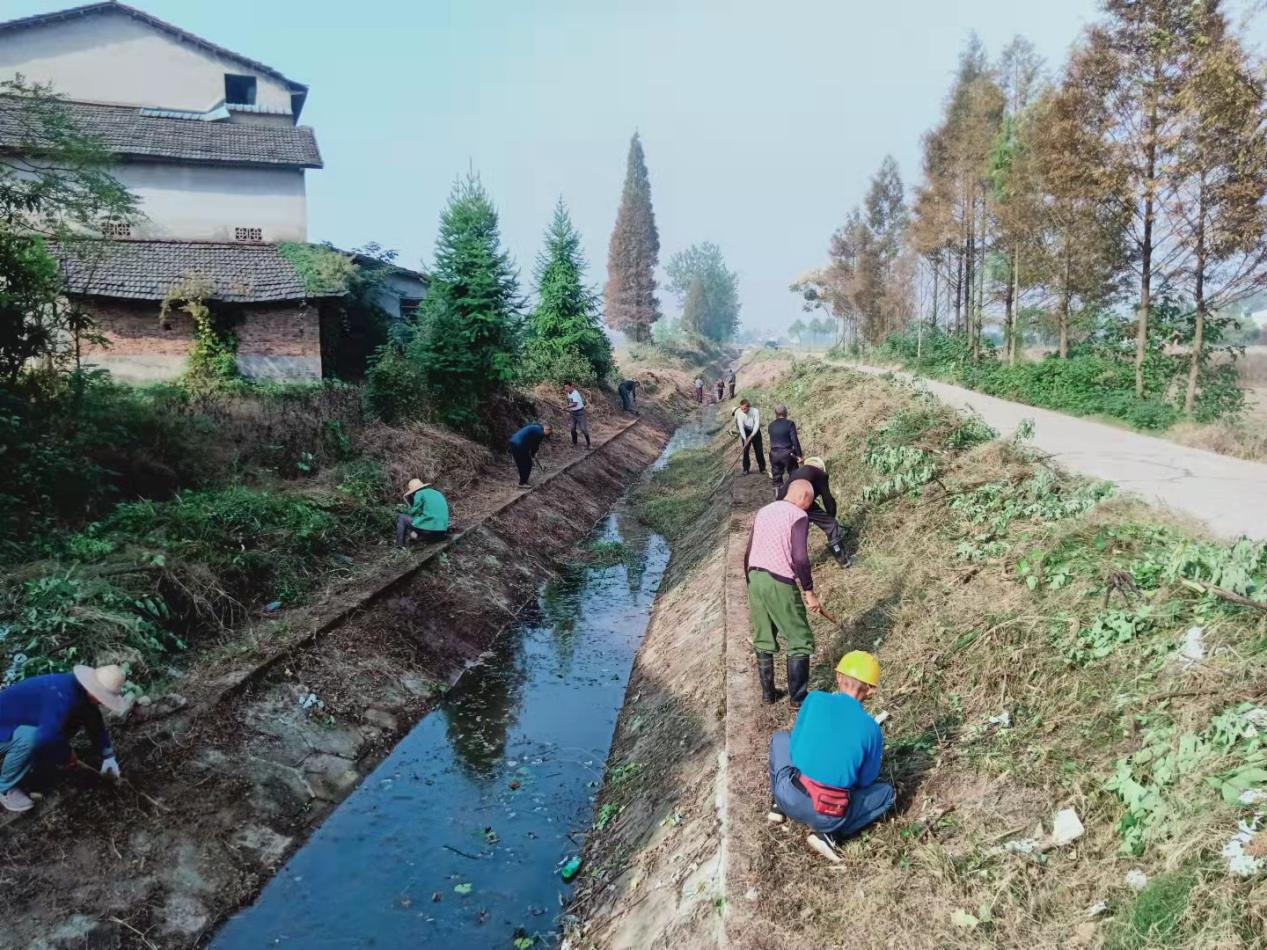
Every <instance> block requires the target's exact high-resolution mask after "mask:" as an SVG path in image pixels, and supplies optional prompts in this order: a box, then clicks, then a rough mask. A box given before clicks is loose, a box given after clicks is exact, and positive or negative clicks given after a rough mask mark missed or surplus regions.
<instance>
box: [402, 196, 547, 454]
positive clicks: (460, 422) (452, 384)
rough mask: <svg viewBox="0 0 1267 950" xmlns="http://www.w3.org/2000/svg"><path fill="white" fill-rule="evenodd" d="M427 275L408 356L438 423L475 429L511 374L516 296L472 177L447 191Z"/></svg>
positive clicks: (491, 218)
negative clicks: (428, 283)
mask: <svg viewBox="0 0 1267 950" xmlns="http://www.w3.org/2000/svg"><path fill="white" fill-rule="evenodd" d="M430 276H431V286H430V287H429V288H428V290H427V296H426V298H425V299H424V300H423V303H422V306H421V307H420V308H419V322H418V326H417V329H416V330H415V331H414V334H413V338H412V340H411V341H410V343H409V347H408V354H409V356H410V358H411V359H412V360H413V361H415V362H416V363H417V365H418V366H419V367H420V369H421V370H422V372H423V374H424V376H425V379H426V385H427V390H428V395H429V398H430V402H431V405H432V407H433V409H434V411H435V413H436V416H437V417H438V418H439V419H440V421H442V422H444V423H447V424H448V425H451V426H453V427H454V428H457V429H461V430H463V431H466V432H478V431H480V430H481V429H482V428H483V415H484V410H485V409H486V407H487V406H488V404H489V401H490V399H492V398H493V397H494V396H496V395H497V394H498V393H499V392H500V391H501V390H503V389H504V388H505V386H506V384H507V383H509V382H510V380H511V379H512V378H513V376H514V372H515V364H516V361H517V357H518V342H519V339H518V338H519V326H520V315H519V311H520V307H521V306H522V304H523V301H522V299H521V298H520V296H519V284H518V273H517V271H516V270H515V266H514V264H513V262H512V261H511V259H510V255H509V253H507V252H506V251H505V250H504V249H503V248H502V246H501V235H500V232H499V230H498V225H497V210H496V209H495V208H494V207H493V203H492V201H491V200H490V199H489V197H488V193H487V192H486V191H485V190H484V186H483V185H482V184H481V183H480V180H479V178H478V176H476V175H475V174H471V175H468V176H467V178H466V179H465V180H464V181H459V182H458V183H457V184H456V185H455V186H454V188H453V192H452V193H451V194H450V196H449V204H448V207H446V208H445V210H444V214H443V215H441V217H440V234H439V237H437V238H436V259H435V266H434V268H433V269H432V271H431V275H430Z"/></svg>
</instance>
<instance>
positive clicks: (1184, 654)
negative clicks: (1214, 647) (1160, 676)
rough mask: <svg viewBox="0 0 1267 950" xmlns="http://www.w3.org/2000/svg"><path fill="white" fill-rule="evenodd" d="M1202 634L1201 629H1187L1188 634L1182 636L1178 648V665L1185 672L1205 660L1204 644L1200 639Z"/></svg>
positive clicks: (1203, 630)
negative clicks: (1181, 641)
mask: <svg viewBox="0 0 1267 950" xmlns="http://www.w3.org/2000/svg"><path fill="white" fill-rule="evenodd" d="M1203 633H1205V629H1204V628H1203V627H1189V628H1188V632H1187V633H1185V634H1184V635H1183V643H1182V644H1180V646H1179V663H1180V665H1181V666H1182V667H1183V668H1184V669H1185V670H1187V669H1191V668H1192V666H1193V665H1195V664H1197V663H1200V662H1201V661H1202V660H1204V659H1205V642H1204V641H1203V640H1202V639H1201V635H1202V634H1203Z"/></svg>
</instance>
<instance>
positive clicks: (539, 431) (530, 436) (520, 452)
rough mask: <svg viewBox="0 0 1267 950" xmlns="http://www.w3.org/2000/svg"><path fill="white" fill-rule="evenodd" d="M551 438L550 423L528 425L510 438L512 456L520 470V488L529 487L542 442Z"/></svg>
mask: <svg viewBox="0 0 1267 950" xmlns="http://www.w3.org/2000/svg"><path fill="white" fill-rule="evenodd" d="M548 438H550V423H548V422H543V423H533V424H532V425H526V426H524V427H523V428H522V429H520V430H519V431H518V432H516V433H515V434H514V435H512V436H511V437H510V455H511V458H513V459H514V460H515V466H516V467H517V468H518V469H519V487H520V488H527V487H528V476H529V475H531V474H532V462H533V459H535V458H536V457H537V449H539V448H541V442H542V440H544V439H548Z"/></svg>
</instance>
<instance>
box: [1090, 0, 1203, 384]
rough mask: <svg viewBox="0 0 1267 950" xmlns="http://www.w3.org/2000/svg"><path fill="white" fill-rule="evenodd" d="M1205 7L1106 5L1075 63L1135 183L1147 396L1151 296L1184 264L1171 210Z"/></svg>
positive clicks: (1185, 1)
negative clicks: (1189, 72)
mask: <svg viewBox="0 0 1267 950" xmlns="http://www.w3.org/2000/svg"><path fill="white" fill-rule="evenodd" d="M1203 2H1204V0H1203ZM1200 6H1202V3H1196V4H1194V3H1191V2H1189V0H1105V4H1104V8H1105V12H1106V14H1107V19H1106V21H1105V22H1104V23H1102V24H1100V25H1097V26H1095V27H1093V28H1092V29H1091V30H1090V31H1089V33H1088V37H1087V43H1086V45H1085V46H1084V47H1083V48H1082V49H1081V50H1080V51H1078V52H1077V53H1075V56H1074V60H1073V69H1074V70H1075V71H1076V72H1077V73H1078V74H1079V75H1081V76H1083V77H1085V81H1087V82H1089V83H1091V84H1093V86H1094V87H1095V88H1096V89H1097V93H1098V95H1097V98H1098V99H1099V106H1098V107H1099V108H1100V109H1103V110H1104V111H1105V112H1106V113H1107V114H1108V116H1109V117H1110V118H1111V120H1112V127H1111V137H1112V141H1113V144H1114V146H1115V151H1116V160H1117V161H1118V162H1120V163H1121V165H1122V167H1123V169H1124V171H1125V174H1126V177H1127V180H1128V182H1129V185H1130V187H1129V191H1128V192H1127V201H1128V206H1129V208H1130V210H1131V216H1132V225H1131V232H1130V236H1131V245H1132V246H1131V250H1132V258H1133V264H1134V267H1135V269H1136V271H1137V273H1138V276H1139V304H1138V309H1137V315H1136V323H1135V394H1136V395H1137V396H1141V397H1142V396H1143V395H1144V357H1145V355H1146V354H1147V352H1148V320H1149V312H1150V310H1151V308H1152V306H1153V291H1154V289H1155V288H1156V287H1165V286H1166V285H1167V284H1168V283H1169V282H1170V281H1171V280H1172V278H1173V277H1174V275H1175V274H1176V273H1177V272H1178V270H1180V269H1181V267H1182V261H1181V256H1182V251H1181V249H1180V248H1179V247H1178V246H1177V244H1176V241H1175V222H1174V220H1173V219H1172V218H1171V217H1170V216H1169V215H1168V214H1167V213H1166V209H1167V206H1168V204H1169V202H1170V201H1171V199H1172V197H1173V195H1174V191H1175V187H1176V171H1175V161H1176V152H1175V149H1176V145H1177V143H1178V136H1177V130H1178V124H1179V119H1180V115H1181V103H1180V93H1181V90H1182V87H1183V81H1184V76H1185V70H1186V68H1187V66H1188V64H1189V62H1190V55H1191V48H1192V38H1193V36H1192V33H1193V19H1194V14H1195V13H1196V11H1197V9H1198V8H1199V7H1200Z"/></svg>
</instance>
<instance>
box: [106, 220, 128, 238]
mask: <svg viewBox="0 0 1267 950" xmlns="http://www.w3.org/2000/svg"><path fill="white" fill-rule="evenodd" d="M101 236H102V237H108V238H125V237H131V236H132V225H130V224H126V223H123V222H116V223H111V224H103V225H102V226H101Z"/></svg>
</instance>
